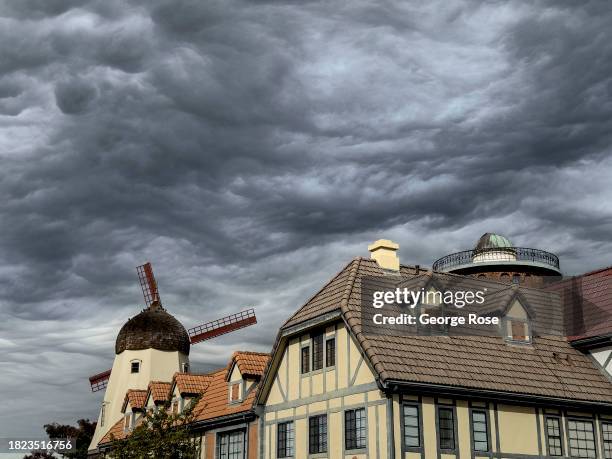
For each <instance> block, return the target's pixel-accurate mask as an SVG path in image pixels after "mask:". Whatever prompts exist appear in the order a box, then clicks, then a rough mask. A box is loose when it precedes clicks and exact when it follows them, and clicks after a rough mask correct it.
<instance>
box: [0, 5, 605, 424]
mask: <svg viewBox="0 0 612 459" xmlns="http://www.w3.org/2000/svg"><path fill="white" fill-rule="evenodd" d="M611 137H612V5H611V4H610V3H609V2H599V1H592V2H579V3H577V2H573V1H564V0H554V1H552V0H551V1H548V2H546V1H542V2H537V5H532V4H528V3H525V2H513V1H499V2H495V1H489V2H476V1H455V2H448V1H447V0H440V1H429V2H407V1H404V0H401V1H396V2H394V1H387V0H382V1H379V2H371V1H360V0H351V1H333V0H332V1H301V2H297V1H281V0H277V1H273V0H270V1H259V0H257V1H256V0H251V1H237V0H219V1H216V0H206V1H200V0H180V1H178V2H177V1H175V0H173V1H170V0H156V1H149V0H147V1H144V0H143V1H138V0H134V1H128V0H92V1H85V0H19V1H12V0H5V1H0V161H1V163H0V165H1V167H0V196H1V199H0V392H1V393H2V407H3V409H2V410H0V432H1V433H2V436H8V435H32V434H39V433H40V432H41V426H42V424H44V423H46V422H50V421H60V422H66V423H68V422H74V421H75V420H76V419H78V418H80V417H88V418H95V417H96V416H97V412H98V406H99V403H100V401H101V394H99V393H98V394H94V395H92V394H91V393H90V392H89V387H88V382H87V376H89V375H91V374H93V373H97V372H99V371H102V370H105V369H107V368H110V366H111V364H112V359H113V356H114V352H113V345H114V339H115V336H116V334H117V332H118V330H119V328H120V327H121V325H122V324H123V323H124V322H125V321H126V320H127V318H128V317H130V316H133V315H135V314H136V313H137V312H139V311H140V309H141V308H142V298H141V293H140V290H139V286H138V281H137V277H136V271H135V266H137V265H139V264H141V263H143V262H145V261H148V260H150V261H151V262H153V265H154V269H155V272H156V275H157V279H158V282H159V286H160V291H161V297H162V300H163V302H164V305H165V306H166V307H167V309H168V310H169V311H170V312H172V313H174V314H175V315H176V316H177V317H178V318H179V319H180V320H181V321H182V322H183V323H184V324H185V325H186V326H187V327H189V326H193V325H196V324H198V323H200V322H204V321H206V320H210V319H214V318H216V317H218V316H219V315H222V314H225V313H231V312H235V311H238V310H240V309H243V308H245V307H246V306H254V307H255V308H256V310H257V315H258V318H259V324H258V325H257V326H254V327H251V328H249V329H246V330H245V331H243V332H241V333H238V334H234V335H231V336H226V337H224V338H221V339H218V340H215V341H214V342H208V343H204V344H200V345H198V346H197V347H196V348H194V349H193V350H192V362H193V363H194V366H195V367H196V368H200V369H210V368H212V367H214V366H217V365H222V364H224V363H225V362H226V359H227V358H228V357H229V355H230V354H231V352H232V351H233V350H236V349H257V350H261V351H267V350H269V349H270V347H271V344H272V341H273V339H274V336H275V334H276V330H277V328H278V326H279V324H280V323H281V322H282V321H284V320H285V319H286V318H287V316H288V315H289V314H290V313H291V312H292V311H293V310H295V309H296V308H298V307H299V306H300V304H301V303H302V302H304V301H305V300H306V299H307V298H308V297H309V296H310V295H312V294H313V293H314V292H315V291H316V290H317V289H318V288H320V287H321V285H322V284H323V283H324V282H325V281H326V280H328V278H329V277H330V276H331V275H333V274H334V273H335V272H337V271H338V270H339V269H341V268H342V266H343V265H344V264H345V263H347V262H348V261H349V260H351V259H352V258H353V257H355V256H360V255H361V256H367V255H368V253H367V245H368V244H369V243H370V242H372V241H374V240H375V239H378V238H381V237H385V238H390V239H393V240H395V241H397V242H398V243H399V244H400V246H401V249H400V258H401V260H402V262H404V263H407V264H421V265H426V266H430V265H431V263H432V262H433V261H434V260H435V259H436V258H438V257H440V256H442V255H445V254H447V253H450V252H453V251H458V250H463V249H469V248H471V247H472V246H473V245H474V243H475V241H476V240H477V239H478V237H479V236H480V235H481V234H482V233H484V232H486V231H493V232H499V233H502V234H504V235H506V236H508V237H509V238H510V239H511V240H512V241H513V242H514V243H515V244H516V245H519V246H526V247H536V248H542V249H545V250H549V251H552V252H554V253H557V254H558V255H559V256H560V258H561V263H562V269H563V270H564V271H565V272H566V273H568V274H572V273H579V272H584V271H587V270H591V269H595V268H598V267H602V266H606V265H609V264H612V263H611V261H612V257H611V256H610V255H609V253H610V251H611V249H612V242H611V238H610V234H611V232H612V201H611V199H610V198H611V197H612V185H611V183H610V177H611V172H612V157H611V155H610V150H611V148H610V143H611V142H610V141H611Z"/></svg>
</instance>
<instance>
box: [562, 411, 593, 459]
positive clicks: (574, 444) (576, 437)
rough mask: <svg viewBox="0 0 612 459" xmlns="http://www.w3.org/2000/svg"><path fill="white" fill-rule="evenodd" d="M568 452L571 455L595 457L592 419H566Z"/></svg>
mask: <svg viewBox="0 0 612 459" xmlns="http://www.w3.org/2000/svg"><path fill="white" fill-rule="evenodd" d="M567 436H568V439H569V453H570V456H573V457H595V452H596V449H595V433H594V431H593V422H592V421H581V420H577V419H570V420H569V421H568V432H567Z"/></svg>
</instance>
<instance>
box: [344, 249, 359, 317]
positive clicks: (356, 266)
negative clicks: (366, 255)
mask: <svg viewBox="0 0 612 459" xmlns="http://www.w3.org/2000/svg"><path fill="white" fill-rule="evenodd" d="M361 260H362V257H357V258H356V259H354V260H353V262H356V263H353V266H351V269H350V271H349V277H348V279H347V283H346V284H347V285H346V287H344V293H343V294H342V299H341V300H340V309H341V310H342V311H344V310H346V309H347V308H348V302H349V299H350V297H351V293H352V292H353V286H354V285H355V279H356V278H357V272H358V271H359V267H360V266H361Z"/></svg>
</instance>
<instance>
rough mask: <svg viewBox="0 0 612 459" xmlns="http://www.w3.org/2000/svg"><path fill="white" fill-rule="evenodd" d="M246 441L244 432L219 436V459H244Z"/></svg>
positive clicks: (225, 433)
mask: <svg viewBox="0 0 612 459" xmlns="http://www.w3.org/2000/svg"><path fill="white" fill-rule="evenodd" d="M244 441H245V435H244V430H233V431H231V432H223V433H220V434H217V459H244V458H245V454H244V451H245V445H244Z"/></svg>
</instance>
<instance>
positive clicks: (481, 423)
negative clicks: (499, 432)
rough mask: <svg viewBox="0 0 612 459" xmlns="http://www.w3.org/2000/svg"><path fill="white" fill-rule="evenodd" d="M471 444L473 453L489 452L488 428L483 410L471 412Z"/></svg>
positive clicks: (485, 413)
mask: <svg viewBox="0 0 612 459" xmlns="http://www.w3.org/2000/svg"><path fill="white" fill-rule="evenodd" d="M472 442H473V444H474V451H489V426H488V423H487V412H486V411H484V410H472Z"/></svg>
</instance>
